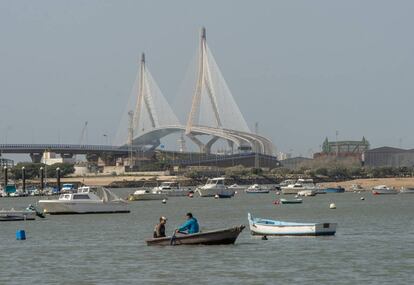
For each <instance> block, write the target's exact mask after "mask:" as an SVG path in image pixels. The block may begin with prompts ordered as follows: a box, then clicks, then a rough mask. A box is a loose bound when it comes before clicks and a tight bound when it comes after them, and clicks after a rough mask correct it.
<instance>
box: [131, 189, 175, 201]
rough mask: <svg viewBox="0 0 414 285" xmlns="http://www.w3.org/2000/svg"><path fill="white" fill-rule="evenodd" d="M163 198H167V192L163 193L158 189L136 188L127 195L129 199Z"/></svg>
mask: <svg viewBox="0 0 414 285" xmlns="http://www.w3.org/2000/svg"><path fill="white" fill-rule="evenodd" d="M164 199H168V196H167V194H163V193H161V192H160V191H158V190H154V189H152V190H151V189H138V190H136V191H135V192H134V193H133V194H131V195H129V197H128V200H129V201H148V200H164Z"/></svg>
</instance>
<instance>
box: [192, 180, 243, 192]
mask: <svg viewBox="0 0 414 285" xmlns="http://www.w3.org/2000/svg"><path fill="white" fill-rule="evenodd" d="M196 191H197V192H198V194H200V196H201V197H215V196H216V195H217V196H223V197H231V196H234V193H235V190H234V189H230V188H228V187H226V185H224V178H223V177H216V178H211V179H207V182H206V184H205V185H204V186H201V187H199V188H197V189H196Z"/></svg>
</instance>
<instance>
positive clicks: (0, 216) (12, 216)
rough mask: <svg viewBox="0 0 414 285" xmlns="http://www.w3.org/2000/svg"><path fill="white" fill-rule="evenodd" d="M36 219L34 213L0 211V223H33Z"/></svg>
mask: <svg viewBox="0 0 414 285" xmlns="http://www.w3.org/2000/svg"><path fill="white" fill-rule="evenodd" d="M35 219H36V212H34V211H12V210H10V211H0V221H1V222H8V221H32V220H35Z"/></svg>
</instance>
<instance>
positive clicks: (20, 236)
mask: <svg viewBox="0 0 414 285" xmlns="http://www.w3.org/2000/svg"><path fill="white" fill-rule="evenodd" d="M16 239H17V240H25V239H26V232H25V231H24V230H18V231H17V232H16Z"/></svg>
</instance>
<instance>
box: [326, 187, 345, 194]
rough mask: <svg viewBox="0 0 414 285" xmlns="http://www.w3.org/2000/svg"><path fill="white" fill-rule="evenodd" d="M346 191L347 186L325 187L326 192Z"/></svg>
mask: <svg viewBox="0 0 414 285" xmlns="http://www.w3.org/2000/svg"><path fill="white" fill-rule="evenodd" d="M344 192H345V188H343V187H341V186H336V187H328V188H326V189H325V193H344Z"/></svg>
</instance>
